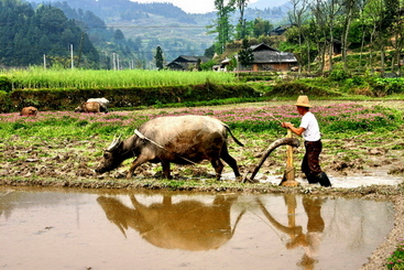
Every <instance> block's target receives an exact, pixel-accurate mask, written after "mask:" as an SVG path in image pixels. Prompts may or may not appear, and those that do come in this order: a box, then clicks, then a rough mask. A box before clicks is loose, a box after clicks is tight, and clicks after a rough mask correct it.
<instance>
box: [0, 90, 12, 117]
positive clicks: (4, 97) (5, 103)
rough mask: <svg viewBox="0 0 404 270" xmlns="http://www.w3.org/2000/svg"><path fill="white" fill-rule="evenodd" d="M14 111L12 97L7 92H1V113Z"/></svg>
mask: <svg viewBox="0 0 404 270" xmlns="http://www.w3.org/2000/svg"><path fill="white" fill-rule="evenodd" d="M12 109H13V104H12V102H11V99H10V96H9V95H8V94H7V93H6V92H5V91H0V112H1V113H4V112H11V111H12Z"/></svg>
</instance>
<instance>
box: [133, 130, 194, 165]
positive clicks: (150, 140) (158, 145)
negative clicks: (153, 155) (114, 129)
mask: <svg viewBox="0 0 404 270" xmlns="http://www.w3.org/2000/svg"><path fill="white" fill-rule="evenodd" d="M135 134H136V135H137V136H138V137H139V138H140V139H142V140H146V141H149V142H150V143H152V144H154V145H155V146H157V147H159V148H160V149H163V150H164V151H166V152H168V153H170V154H173V155H175V156H177V157H179V158H181V159H183V160H185V161H187V162H189V163H191V164H193V165H196V163H195V162H193V161H191V160H189V159H187V158H185V157H183V156H181V155H178V154H176V153H173V152H170V151H168V150H167V149H166V148H164V146H162V145H161V144H158V143H156V142H155V141H153V140H152V139H150V138H147V137H146V136H144V135H143V134H142V133H140V131H139V130H137V129H135Z"/></svg>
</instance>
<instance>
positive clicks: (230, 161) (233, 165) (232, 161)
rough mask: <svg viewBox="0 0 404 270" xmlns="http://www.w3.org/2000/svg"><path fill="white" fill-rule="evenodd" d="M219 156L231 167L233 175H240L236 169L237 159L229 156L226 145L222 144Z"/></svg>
mask: <svg viewBox="0 0 404 270" xmlns="http://www.w3.org/2000/svg"><path fill="white" fill-rule="evenodd" d="M220 157H221V158H222V159H223V160H224V161H225V162H226V163H227V164H229V166H230V167H231V168H232V169H233V172H234V175H235V176H236V178H237V177H240V176H241V175H240V172H239V171H238V166H237V161H236V160H235V159H234V158H233V157H232V156H230V154H229V151H228V150H227V146H226V145H224V146H223V148H222V151H221V152H220Z"/></svg>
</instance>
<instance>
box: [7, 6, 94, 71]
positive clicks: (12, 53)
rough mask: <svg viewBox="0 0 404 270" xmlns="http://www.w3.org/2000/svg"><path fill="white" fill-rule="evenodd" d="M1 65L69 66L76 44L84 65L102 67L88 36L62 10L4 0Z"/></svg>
mask: <svg viewBox="0 0 404 270" xmlns="http://www.w3.org/2000/svg"><path fill="white" fill-rule="evenodd" d="M0 45H1V46H0V65H2V66H28V65H41V64H42V63H43V62H44V55H45V59H47V60H48V61H53V62H54V63H59V64H61V65H65V64H66V63H67V62H68V61H70V48H71V45H73V47H74V48H76V50H77V52H78V54H79V55H80V59H77V60H78V61H80V62H81V63H82V64H83V65H86V66H89V67H98V63H99V54H98V52H97V50H96V49H95V47H94V46H93V45H92V43H91V42H90V41H89V39H88V36H87V34H85V33H84V32H83V31H81V29H80V28H79V27H78V26H77V25H76V24H75V23H74V22H73V21H70V20H68V19H67V17H66V16H65V14H64V13H63V12H62V11H61V10H60V9H58V8H55V7H51V6H40V7H38V8H37V9H36V10H33V8H32V7H31V5H30V4H28V3H21V4H17V2H14V1H0Z"/></svg>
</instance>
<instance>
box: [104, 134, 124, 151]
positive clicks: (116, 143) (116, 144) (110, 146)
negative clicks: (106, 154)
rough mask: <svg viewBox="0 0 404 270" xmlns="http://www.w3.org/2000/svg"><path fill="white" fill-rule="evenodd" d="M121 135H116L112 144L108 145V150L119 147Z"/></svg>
mask: <svg viewBox="0 0 404 270" xmlns="http://www.w3.org/2000/svg"><path fill="white" fill-rule="evenodd" d="M121 137H122V135H120V136H119V137H118V138H116V136H114V139H113V140H112V142H111V144H110V145H109V146H108V148H107V151H112V150H114V149H116V148H117V147H118V145H119V144H120V143H121Z"/></svg>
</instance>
